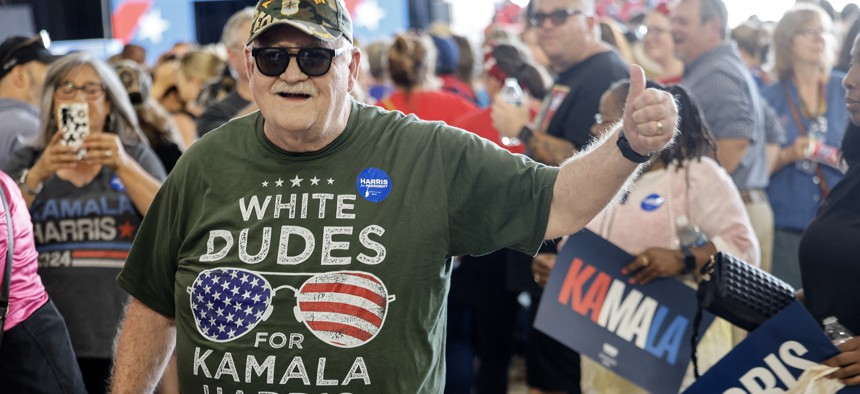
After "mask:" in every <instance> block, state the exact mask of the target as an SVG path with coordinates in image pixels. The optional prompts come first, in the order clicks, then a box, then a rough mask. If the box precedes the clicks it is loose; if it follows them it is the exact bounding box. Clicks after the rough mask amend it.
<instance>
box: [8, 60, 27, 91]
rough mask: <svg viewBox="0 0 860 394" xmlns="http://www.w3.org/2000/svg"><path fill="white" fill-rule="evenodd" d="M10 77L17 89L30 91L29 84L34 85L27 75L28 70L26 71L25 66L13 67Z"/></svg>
mask: <svg viewBox="0 0 860 394" xmlns="http://www.w3.org/2000/svg"><path fill="white" fill-rule="evenodd" d="M8 77H9V78H11V79H12V84H13V85H14V86H15V87H17V88H21V89H29V88H30V86H29V85H28V83H32V81H30V75H29V74H28V73H27V70H25V69H24V65H23V64H19V65H17V66H15V67H12V70H10V71H9V75H8Z"/></svg>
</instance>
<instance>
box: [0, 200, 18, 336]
mask: <svg viewBox="0 0 860 394" xmlns="http://www.w3.org/2000/svg"><path fill="white" fill-rule="evenodd" d="M0 200H2V202H3V212H4V213H5V215H6V236H7V243H6V259H5V260H6V261H5V264H3V284H2V286H3V291H2V293H0V344H2V343H3V327H4V326H5V325H6V314H7V313H8V312H9V287H10V286H11V284H12V258H13V256H14V254H15V234H14V232H13V230H12V213H11V212H9V201H7V200H6V187H5V186H3V185H0Z"/></svg>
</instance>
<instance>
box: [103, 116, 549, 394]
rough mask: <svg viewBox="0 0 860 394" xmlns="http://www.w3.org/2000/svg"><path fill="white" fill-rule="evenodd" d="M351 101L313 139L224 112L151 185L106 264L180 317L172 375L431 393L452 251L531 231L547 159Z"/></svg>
mask: <svg viewBox="0 0 860 394" xmlns="http://www.w3.org/2000/svg"><path fill="white" fill-rule="evenodd" d="M350 110H351V113H350V117H349V121H348V124H347V126H346V129H345V130H344V132H343V133H342V134H341V135H340V136H338V138H337V139H336V140H335V141H333V142H332V143H331V144H329V145H328V146H326V147H325V148H323V149H322V150H319V151H316V152H310V153H290V152H286V151H283V150H281V149H279V148H277V147H276V146H275V145H273V144H272V143H271V142H270V141H269V140H268V139H267V138H266V137H265V135H264V133H263V123H264V120H263V118H262V116H261V115H260V114H259V113H255V114H252V115H249V116H246V117H243V118H240V119H236V120H233V121H231V122H229V123H227V124H226V125H225V126H223V127H221V128H219V129H217V130H215V131H213V132H211V133H209V134H207V135H206V136H204V137H203V138H202V139H200V140H199V141H198V142H196V143H195V144H194V145H193V146H192V147H191V148H190V149H189V150H188V151H187V152H186V154H185V155H184V156H183V157H182V159H180V161H179V163H178V164H177V166H176V168H174V170H173V172H172V173H171V175H170V176H169V177H168V179H167V181H166V182H165V183H164V185H163V186H162V188H161V190H160V191H159V193H158V195H157V196H156V198H155V201H154V202H153V204H152V206H151V207H150V209H149V211H148V212H147V215H146V218H145V219H144V222H143V224H142V226H141V228H140V230H139V231H138V235H137V237H136V239H135V242H134V246H133V248H132V250H131V253H130V255H129V257H128V260H127V261H126V264H125V268H124V269H123V271H122V273H121V274H120V276H119V279H118V281H119V284H120V286H122V287H123V288H124V289H125V290H127V291H128V292H129V293H130V294H131V295H132V296H134V297H135V298H137V299H138V300H140V301H141V302H142V303H144V304H145V305H147V306H149V307H150V308H152V309H153V310H155V311H157V312H158V313H160V314H162V315H164V316H168V317H171V318H175V319H176V328H177V347H176V354H177V361H178V368H179V375H180V382H181V386H182V391H183V393H186V394H191V393H213V394H214V393H221V392H223V393H231V394H232V393H236V392H238V391H239V390H241V392H242V393H245V394H249V393H258V392H274V393H329V394H331V393H354V394H356V393H441V392H442V391H443V388H444V384H445V379H444V371H445V362H444V355H445V354H444V349H445V328H446V318H445V317H446V306H445V300H446V295H447V293H448V286H449V278H450V273H451V268H452V267H451V256H456V255H466V254H485V253H488V252H491V251H494V250H497V249H500V248H503V247H512V248H515V249H519V250H521V251H523V252H527V253H534V252H535V251H536V250H537V248H538V246H539V245H540V243H541V241H542V239H543V234H544V233H545V230H546V225H547V218H548V215H549V208H550V202H551V200H552V190H553V184H554V182H555V178H556V176H557V173H558V171H557V169H556V168H553V167H546V166H543V165H541V164H538V163H535V162H533V161H531V160H529V159H528V158H526V157H525V156H520V155H512V154H510V153H508V152H507V151H505V150H502V149H500V148H498V147H496V146H495V145H493V144H491V143H489V142H487V141H486V140H483V139H480V138H478V137H476V136H474V135H472V134H470V133H467V132H464V131H462V130H459V129H456V128H452V127H448V126H446V125H445V124H443V123H438V122H424V121H421V120H418V119H417V118H415V117H414V116H404V115H403V114H401V113H399V112H388V111H385V110H382V109H379V108H377V107H370V106H365V105H362V104H358V103H352V105H351V109H350ZM499 269H502V267H499ZM219 390H220V391H219Z"/></svg>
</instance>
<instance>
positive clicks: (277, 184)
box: [275, 178, 284, 187]
mask: <svg viewBox="0 0 860 394" xmlns="http://www.w3.org/2000/svg"><path fill="white" fill-rule="evenodd" d="M275 186H277V187H281V186H284V180H283V179H281V178H278V180H277V181H275Z"/></svg>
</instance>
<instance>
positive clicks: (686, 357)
mask: <svg viewBox="0 0 860 394" xmlns="http://www.w3.org/2000/svg"><path fill="white" fill-rule="evenodd" d="M631 261H633V256H631V255H630V254H628V253H626V252H624V251H623V250H621V249H619V248H618V247H617V246H615V245H614V244H612V243H611V242H609V241H607V240H605V239H603V238H601V237H600V236H598V235H596V234H594V233H593V232H591V231H588V230H582V231H580V232H578V233H576V234H574V235H571V236H570V238H569V239H568V241H567V243H566V244H565V245H564V249H563V250H562V251H561V253H559V255H558V258H557V259H556V264H555V267H554V268H553V270H552V273H551V274H550V276H549V281H548V282H547V285H546V288H545V289H544V293H543V297H542V299H541V304H540V308H539V309H538V314H537V319H536V320H535V327H536V328H537V329H539V330H541V331H543V332H544V333H546V334H547V335H549V336H551V337H553V338H555V339H556V340H557V341H559V342H561V343H563V344H565V345H567V346H568V347H570V348H572V349H574V350H576V351H578V352H580V353H581V354H582V355H584V356H588V357H590V358H592V359H594V360H596V361H597V362H599V363H600V364H602V365H603V366H605V367H607V368H609V369H611V370H613V371H614V372H615V373H617V374H619V375H621V376H623V377H624V378H626V379H627V380H629V381H631V382H633V383H635V384H637V385H639V386H640V387H642V388H644V389H646V390H648V391H650V392H654V393H677V392H678V390H679V389H680V387H681V381H682V379H683V378H684V372H685V371H686V369H687V364H688V363H689V361H690V353H691V352H690V350H691V349H690V339H691V337H692V334H693V329H692V322H693V317H694V316H695V314H696V307H697V301H696V292H695V290H693V289H692V288H690V287H689V286H687V285H685V284H683V283H682V282H680V281H678V280H676V279H663V280H656V281H653V282H651V283H649V284H647V285H645V286H642V285H633V284H630V283H628V280H629V279H630V278H629V277H628V276H623V275H621V268H623V267H624V266H625V265H627V264H629V263H630V262H631ZM713 318H714V317H713V316H712V315H710V314H708V313H705V314H704V318H703V320H702V326H701V327H702V328H701V332H704V331H705V330H706V329H707V327H708V326H709V325H710V324H711V321H713Z"/></svg>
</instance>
